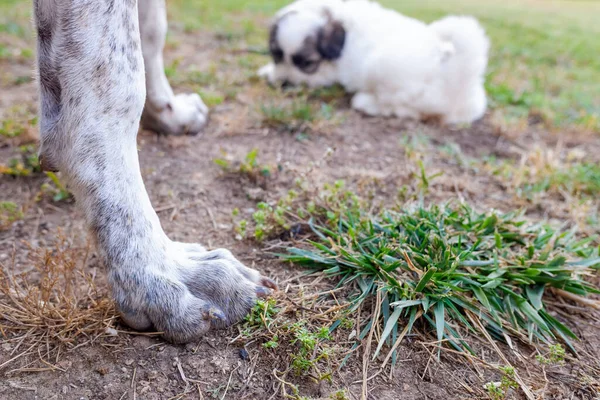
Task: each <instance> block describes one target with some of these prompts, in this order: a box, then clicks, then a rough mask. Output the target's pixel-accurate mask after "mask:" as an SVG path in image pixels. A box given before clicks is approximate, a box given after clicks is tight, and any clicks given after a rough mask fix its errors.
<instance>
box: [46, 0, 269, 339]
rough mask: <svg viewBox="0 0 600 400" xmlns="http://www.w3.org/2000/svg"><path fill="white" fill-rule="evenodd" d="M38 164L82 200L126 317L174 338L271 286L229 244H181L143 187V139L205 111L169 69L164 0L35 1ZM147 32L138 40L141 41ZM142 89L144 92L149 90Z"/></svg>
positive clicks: (218, 321)
mask: <svg viewBox="0 0 600 400" xmlns="http://www.w3.org/2000/svg"><path fill="white" fill-rule="evenodd" d="M34 9H35V21H36V26H37V33H38V70H39V83H40V98H41V100H40V115H41V133H40V136H41V149H40V159H41V162H42V166H43V168H45V169H47V170H60V171H61V172H63V174H64V175H65V176H66V178H67V181H68V184H69V186H70V188H71V190H72V191H73V193H74V194H75V197H76V199H77V201H78V203H79V204H80V206H81V207H82V208H83V210H84V212H85V216H86V220H87V222H88V224H89V227H90V229H91V232H92V233H93V235H94V236H95V238H96V241H97V245H98V248H99V252H100V254H101V256H102V258H103V260H104V262H105V264H106V267H107V272H108V273H107V274H108V280H109V283H110V286H111V288H112V293H113V296H114V298H115V300H116V303H117V305H118V307H119V309H120V311H121V313H122V316H123V319H124V321H125V322H126V323H127V324H129V325H130V326H131V327H133V328H135V329H140V330H145V329H151V328H154V329H157V330H159V331H162V332H164V337H165V338H167V339H168V340H171V341H174V342H188V341H191V340H195V339H198V338H199V337H200V336H201V335H203V334H204V333H205V332H206V331H207V330H208V329H210V328H211V327H221V326H225V325H227V324H230V323H234V322H237V321H239V320H240V319H241V318H243V317H244V315H245V314H246V313H247V312H248V310H249V308H250V307H252V305H253V304H254V302H255V299H256V297H257V296H265V295H267V294H268V293H269V291H270V289H272V288H275V284H274V283H273V282H271V281H270V280H268V279H266V278H264V277H262V276H261V275H260V274H259V273H258V272H257V271H255V270H252V269H249V268H247V267H245V266H244V265H243V264H241V263H240V262H239V261H237V260H236V259H235V258H234V257H233V256H232V254H231V253H230V252H229V251H227V250H222V249H221V250H215V251H206V250H205V249H204V248H203V247H202V246H200V245H196V244H184V243H176V242H172V241H171V240H169V238H168V237H167V236H166V235H165V233H164V232H163V230H162V228H161V225H160V222H159V219H158V217H157V215H156V213H155V212H154V210H153V208H152V205H151V204H150V199H149V197H148V194H147V193H146V189H145V187H144V183H143V181H142V176H141V173H140V167H139V162H138V156H137V146H136V136H137V132H138V128H139V122H140V118H141V116H142V112H143V113H144V118H143V119H144V122H147V123H148V125H149V126H150V127H152V128H153V129H155V130H157V131H159V132H162V133H167V134H182V133H194V132H197V131H199V130H200V129H201V128H202V126H203V125H204V123H205V122H206V117H207V111H208V110H207V108H206V106H205V105H204V104H203V103H202V101H201V100H200V97H198V96H197V95H179V96H175V95H174V94H173V91H172V90H171V87H170V86H169V83H168V82H167V79H166V77H165V75H164V72H163V61H162V48H163V45H164V38H165V34H166V16H165V2H164V0H140V1H139V19H138V2H137V1H136V0H34ZM140 32H141V39H140ZM146 94H147V97H146Z"/></svg>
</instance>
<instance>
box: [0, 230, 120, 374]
mask: <svg viewBox="0 0 600 400" xmlns="http://www.w3.org/2000/svg"><path fill="white" fill-rule="evenodd" d="M89 249H90V246H87V247H86V248H84V249H78V248H73V247H71V246H70V244H69V243H68V242H67V241H66V240H65V239H64V238H60V239H59V240H58V242H57V244H56V245H55V246H54V248H50V249H32V248H30V256H29V262H30V263H31V270H30V271H29V272H25V273H22V274H12V273H11V272H10V267H8V266H7V265H0V267H1V268H0V339H1V340H0V342H2V343H3V346H4V348H5V349H7V350H10V356H9V359H8V360H6V361H4V362H3V363H1V364H0V371H3V370H4V371H3V372H6V373H15V372H33V371H45V370H54V369H61V368H60V367H59V366H58V365H57V363H58V362H59V360H60V357H61V355H62V354H63V353H65V352H66V351H72V350H74V349H77V348H79V347H82V346H85V345H88V344H91V343H93V342H96V341H97V340H98V339H99V338H101V337H105V336H110V335H114V334H116V332H117V331H116V330H115V329H114V326H115V323H116V319H117V318H118V317H117V313H116V310H115V307H114V305H113V303H112V301H111V300H110V299H109V297H108V296H107V295H106V292H107V290H106V287H105V286H104V285H103V284H99V283H98V282H97V281H96V276H95V273H94V272H91V271H89V270H87V269H86V268H85V267H86V265H87V260H88V255H89ZM13 264H14V260H13ZM17 360H19V362H18V363H16V361H17ZM13 365H16V366H18V367H15V368H16V369H12V370H9V371H8V372H7V371H6V370H7V369H9V368H11V367H13Z"/></svg>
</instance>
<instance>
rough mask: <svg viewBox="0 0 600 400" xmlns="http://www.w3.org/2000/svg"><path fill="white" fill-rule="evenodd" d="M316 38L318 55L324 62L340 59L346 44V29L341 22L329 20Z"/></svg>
mask: <svg viewBox="0 0 600 400" xmlns="http://www.w3.org/2000/svg"><path fill="white" fill-rule="evenodd" d="M317 38H318V39H317V44H318V51H319V54H321V56H322V57H323V58H324V59H325V60H328V61H332V60H336V59H338V58H340V56H341V55H342V51H343V49H344V44H346V29H344V26H343V25H342V23H341V22H339V21H335V20H331V19H330V20H329V22H328V23H327V24H326V25H325V26H324V27H323V28H321V29H320V30H319V32H318V35H317Z"/></svg>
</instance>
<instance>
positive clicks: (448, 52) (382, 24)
mask: <svg viewBox="0 0 600 400" xmlns="http://www.w3.org/2000/svg"><path fill="white" fill-rule="evenodd" d="M332 21H336V22H337V23H340V24H341V25H342V26H343V28H344V30H345V33H346V36H345V43H344V47H343V50H342V53H341V55H340V57H339V58H337V59H335V60H323V62H321V64H320V65H319V68H318V70H317V71H316V73H314V74H306V73H303V72H302V71H301V70H299V69H298V68H297V67H296V66H295V65H294V64H293V62H292V61H291V57H292V55H294V54H296V53H297V52H298V51H299V49H301V48H302V46H303V45H305V43H306V42H305V39H306V38H307V37H309V36H313V37H315V36H316V35H315V32H317V31H318V30H320V29H323V27H326V26H327V24H330V23H331V22H332ZM275 24H276V27H277V30H276V33H275V38H274V40H275V41H276V42H277V43H278V45H279V47H280V48H281V50H282V51H283V54H284V59H283V60H282V61H280V62H278V63H271V64H269V65H266V66H265V67H263V68H261V70H260V71H259V74H260V75H261V76H263V77H266V78H267V79H268V80H269V81H270V82H272V83H274V82H277V81H288V82H290V83H294V84H299V83H305V84H308V85H309V86H312V87H314V86H327V85H332V84H335V83H339V84H341V85H343V86H344V87H345V88H346V90H348V91H349V92H352V93H355V95H354V97H353V99H352V107H353V108H355V109H357V110H359V111H362V112H364V113H366V114H368V115H383V116H397V117H400V118H412V119H422V118H427V117H439V118H440V119H441V120H442V122H444V123H468V122H472V121H474V120H477V119H479V118H481V117H482V116H483V115H484V113H485V110H486V105H487V100H486V94H485V89H484V74H485V70H486V66H487V60H488V50H489V40H488V38H487V36H486V34H485V32H484V30H483V28H482V27H481V26H480V25H479V23H478V22H477V20H476V19H474V18H472V17H465V16H449V17H446V18H443V19H441V20H439V21H436V22H434V23H432V24H429V25H427V24H425V23H423V22H421V21H418V20H416V19H413V18H409V17H406V16H404V15H402V14H400V13H398V12H396V11H393V10H389V9H386V8H384V7H382V6H381V5H379V4H378V3H375V2H372V1H367V0H349V1H342V0H321V1H318V0H299V1H296V2H294V3H292V4H291V5H289V6H287V7H285V8H284V9H282V10H281V11H279V13H278V14H277V16H276V21H275Z"/></svg>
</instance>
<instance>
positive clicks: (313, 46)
mask: <svg viewBox="0 0 600 400" xmlns="http://www.w3.org/2000/svg"><path fill="white" fill-rule="evenodd" d="M345 42H346V31H345V29H344V27H343V26H342V24H341V23H340V22H338V21H335V20H333V19H332V18H331V16H330V15H329V14H328V13H326V12H315V11H301V10H294V11H290V12H289V13H287V14H284V15H283V16H281V17H280V18H279V19H278V20H277V21H276V22H275V23H274V24H273V26H272V27H271V32H270V35H269V51H270V53H271V57H273V61H274V62H275V64H287V65H290V66H293V67H295V68H297V69H298V70H300V71H301V72H302V73H304V74H307V75H313V74H315V73H317V72H318V71H319V67H320V66H321V64H322V63H323V62H328V61H329V62H332V61H335V60H337V59H338V58H340V57H341V55H342V51H343V49H344V44H345Z"/></svg>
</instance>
